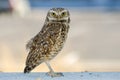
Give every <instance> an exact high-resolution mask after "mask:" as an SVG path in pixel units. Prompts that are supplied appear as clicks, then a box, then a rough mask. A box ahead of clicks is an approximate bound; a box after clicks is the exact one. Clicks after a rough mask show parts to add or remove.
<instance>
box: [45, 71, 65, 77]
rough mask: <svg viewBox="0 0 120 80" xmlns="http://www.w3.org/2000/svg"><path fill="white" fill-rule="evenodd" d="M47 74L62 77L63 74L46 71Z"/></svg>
mask: <svg viewBox="0 0 120 80" xmlns="http://www.w3.org/2000/svg"><path fill="white" fill-rule="evenodd" d="M47 75H49V76H51V77H62V76H64V75H63V74H62V73H55V72H48V73H47Z"/></svg>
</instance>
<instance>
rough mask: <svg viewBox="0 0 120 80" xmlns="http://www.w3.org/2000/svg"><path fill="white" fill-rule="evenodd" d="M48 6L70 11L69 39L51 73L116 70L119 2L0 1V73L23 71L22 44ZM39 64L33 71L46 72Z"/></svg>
mask: <svg viewBox="0 0 120 80" xmlns="http://www.w3.org/2000/svg"><path fill="white" fill-rule="evenodd" d="M52 7H64V8H67V9H68V10H69V11H70V14H71V23H70V30H69V36H68V39H67V41H66V44H65V46H64V48H63V50H62V51H61V52H60V53H59V55H58V56H57V57H55V58H54V59H53V60H52V61H51V65H52V67H53V68H54V70H55V71H63V72H71V71H74V72H81V71H96V72H97V71H98V72H104V71H108V72H111V71H120V0H0V71H1V72H23V69H24V67H25V60H26V57H27V55H28V52H27V51H26V48H25V45H26V43H27V42H28V41H29V40H30V39H31V38H32V37H34V36H35V35H36V34H37V33H38V32H39V31H40V30H41V28H42V26H43V24H44V21H45V17H46V14H47V12H48V10H49V9H50V8H52ZM46 71H48V68H47V66H46V65H45V64H44V63H42V64H41V65H40V66H38V67H36V68H35V69H34V70H33V72H46Z"/></svg>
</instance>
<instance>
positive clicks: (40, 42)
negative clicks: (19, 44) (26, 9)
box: [24, 8, 70, 77]
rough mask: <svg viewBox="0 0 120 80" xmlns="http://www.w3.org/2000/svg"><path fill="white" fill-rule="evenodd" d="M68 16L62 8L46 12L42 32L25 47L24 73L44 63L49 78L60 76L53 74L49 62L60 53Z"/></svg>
mask: <svg viewBox="0 0 120 80" xmlns="http://www.w3.org/2000/svg"><path fill="white" fill-rule="evenodd" d="M69 23H70V14H69V11H68V10H67V9H64V8H52V9H50V10H49V11H48V13H47V17H46V20H45V24H44V26H43V28H42V30H41V31H40V32H39V33H38V34H37V35H36V36H35V37H33V38H32V39H31V40H30V41H29V42H28V44H27V45H26V47H27V49H29V54H28V56H27V60H26V67H25V69H24V73H29V72H30V71H31V70H33V69H34V68H35V67H36V66H38V65H39V64H41V63H42V62H45V63H46V65H47V66H48V68H49V69H50V72H48V75H50V76H51V77H58V76H62V75H63V74H62V73H54V71H53V69H52V68H51V66H50V64H49V61H50V60H51V59H53V58H54V57H55V56H56V55H57V54H58V53H59V51H61V49H62V47H63V45H64V43H65V41H66V38H67V33H68V30H69Z"/></svg>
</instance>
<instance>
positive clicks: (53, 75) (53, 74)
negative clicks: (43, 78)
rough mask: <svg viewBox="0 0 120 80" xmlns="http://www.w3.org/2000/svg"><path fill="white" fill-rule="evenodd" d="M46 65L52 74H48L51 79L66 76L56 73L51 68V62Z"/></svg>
mask: <svg viewBox="0 0 120 80" xmlns="http://www.w3.org/2000/svg"><path fill="white" fill-rule="evenodd" d="M45 63H46V65H47V66H48V68H49V70H50V72H48V73H47V75H49V76H51V77H61V76H64V75H63V74H62V73H55V72H54V71H53V69H52V67H51V66H50V64H49V62H45Z"/></svg>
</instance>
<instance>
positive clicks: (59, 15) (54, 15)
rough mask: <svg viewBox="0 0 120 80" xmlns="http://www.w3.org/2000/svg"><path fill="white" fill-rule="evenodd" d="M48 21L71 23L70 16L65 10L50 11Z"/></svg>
mask: <svg viewBox="0 0 120 80" xmlns="http://www.w3.org/2000/svg"><path fill="white" fill-rule="evenodd" d="M46 20H47V21H48V22H49V21H50V22H67V23H69V22H70V14H69V11H68V10H67V9H64V8H52V9H50V10H49V11H48V14H47V17H46Z"/></svg>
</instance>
